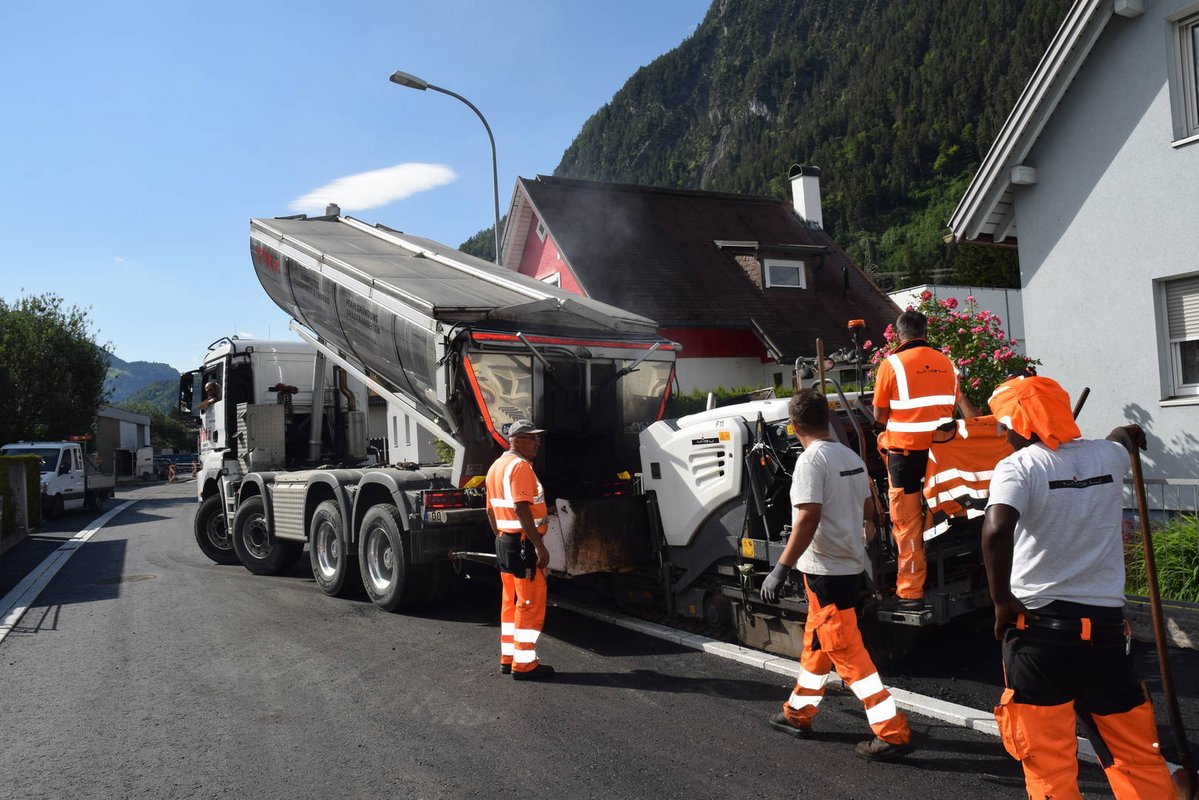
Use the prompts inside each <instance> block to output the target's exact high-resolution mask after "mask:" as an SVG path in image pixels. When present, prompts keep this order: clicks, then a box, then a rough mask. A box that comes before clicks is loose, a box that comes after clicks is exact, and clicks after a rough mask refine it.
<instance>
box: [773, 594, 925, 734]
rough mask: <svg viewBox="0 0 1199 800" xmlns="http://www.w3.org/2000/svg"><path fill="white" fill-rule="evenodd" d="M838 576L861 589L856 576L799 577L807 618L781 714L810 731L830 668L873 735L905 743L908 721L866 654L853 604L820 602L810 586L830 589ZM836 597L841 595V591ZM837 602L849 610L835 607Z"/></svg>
mask: <svg viewBox="0 0 1199 800" xmlns="http://www.w3.org/2000/svg"><path fill="white" fill-rule="evenodd" d="M839 578H843V579H845V580H846V581H853V582H855V585H860V581H861V579H860V577H859V576H841V575H818V576H811V577H809V576H808V575H804V587H805V589H806V590H807V596H808V618H807V623H806V624H805V625H804V643H803V653H802V655H800V658H799V680H798V681H797V683H796V684H795V689H794V690H792V692H791V697H790V698H788V700H787V702H786V703H783V713H784V714H786V716H787V719H788V721H790V722H791V724H792V725H795V726H796V727H799V728H809V727H811V724H812V718H813V717H814V716H816V712H817V711H818V710H819V708H820V701H821V699H822V698H823V697H824V685H825V683H826V682H827V681H828V676H829V672H830V670H832V669H833V668H834V667H835V668H836V670H837V674H838V675H840V676H841V680H843V681H844V682H845V684H846V685H847V686H849V688H850V690H851V691H852V692H853V693H854V695H855V696H856V697H857V698H858V700H860V701H861V703H862V706H863V707H864V708H865V709H866V720H867V721H868V722H869V723H870V727H871V729H872V730H873V731H874V735H875V736H877V737H878V738H880V739H882V740H883V741H884V742H889V743H891V744H907V742H908V740H909V739H910V738H911V731H910V730H909V729H908V721H907V718H906V717H905V716H904V715H903V712H901V711H900V710H899V709H898V708H896V706H895V700H894V699H893V698H892V697H891V693H890V692H888V691H887V689H886V687H885V686H883V682H882V679H881V678H880V677H879V674H878V670H877V669H875V667H874V662H873V661H872V660H871V659H870V654H869V653H867V652H866V646H865V645H864V644H863V643H862V633H861V631H860V630H858V617H857V612H856V611H855V610H854V607H853V604H852V603H851V602H847V601H846V600H842V598H841V597H838V598H837V602H834V601H833V600H832V599H831V598H830V597H828V596H826V597H825V598H824V599H825V601H826V602H825V603H824V604H821V602H820V599H819V598H818V597H817V595H816V592H815V591H813V584H815V585H816V586H817V587H821V586H827V585H829V584H830V583H831V584H834V585H835V584H836V583H837V582H838V581H837V579H839ZM834 591H835V590H834ZM832 593H833V592H830V594H832ZM840 594H841V595H842V597H844V596H845V593H844V592H842V593H840ZM838 603H840V605H842V606H848V607H842V608H838Z"/></svg>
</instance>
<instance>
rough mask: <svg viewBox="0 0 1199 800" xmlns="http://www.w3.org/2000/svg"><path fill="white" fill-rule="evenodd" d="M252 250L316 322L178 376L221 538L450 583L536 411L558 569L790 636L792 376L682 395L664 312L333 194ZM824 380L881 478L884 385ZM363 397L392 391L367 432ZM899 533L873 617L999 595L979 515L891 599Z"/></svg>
mask: <svg viewBox="0 0 1199 800" xmlns="http://www.w3.org/2000/svg"><path fill="white" fill-rule="evenodd" d="M332 211H333V210H332V209H331V212H332ZM250 250H251V263H252V264H253V267H254V272H255V275H256V277H257V279H258V281H259V282H260V283H261V285H262V287H263V289H264V290H265V291H266V292H267V294H268V295H269V296H270V297H271V299H272V300H273V301H274V302H275V303H276V304H277V305H279V306H280V308H282V309H283V310H284V311H286V312H287V313H288V314H290V315H291V316H292V317H293V322H292V325H291V328H292V330H293V331H294V332H295V333H296V334H297V335H298V337H299V341H294V342H277V341H276V342H269V341H259V340H249V339H237V338H235V337H231V338H227V339H221V340H218V341H217V342H214V343H213V345H212V346H211V347H210V350H209V354H208V356H207V357H206V359H205V362H204V364H203V366H202V367H201V368H199V369H197V370H195V371H193V372H191V373H186V374H184V375H183V376H182V378H181V379H180V404H181V408H183V409H185V410H191V411H192V412H193V413H194V414H195V415H196V416H197V419H198V420H200V422H201V425H200V459H201V467H200V470H199V472H198V474H197V481H196V485H197V500H198V508H197V513H196V517H195V536H196V541H197V543H198V545H199V547H200V548H201V550H202V551H203V552H204V553H205V554H206V555H208V556H209V558H211V559H212V560H213V561H216V562H218V563H230V564H231V563H238V562H240V563H242V564H243V565H245V566H246V568H248V569H249V570H250V571H252V572H255V573H259V574H278V573H280V572H284V571H286V570H287V569H289V568H290V567H291V566H292V565H294V564H295V563H296V561H297V560H298V559H299V558H301V557H302V554H303V552H304V549H305V546H307V550H308V553H309V558H310V561H311V566H312V572H313V576H314V578H315V580H316V583H317V585H318V586H319V587H320V588H321V590H322V591H324V592H326V593H327V594H330V595H342V594H345V593H347V592H350V591H356V590H358V589H359V587H362V588H363V589H365V591H366V593H367V595H368V596H369V597H370V599H371V600H372V601H373V602H375V603H376V604H377V605H379V606H380V607H382V608H384V609H386V610H393V611H394V610H402V609H406V608H411V607H413V606H416V605H420V604H427V603H432V602H436V600H437V599H438V597H439V596H440V595H441V594H442V593H444V592H445V590H446V587H447V586H448V585H449V583H450V580H451V578H452V574H451V565H459V566H461V565H462V564H475V563H487V562H488V561H491V563H492V564H493V563H494V561H493V555H492V554H493V552H494V541H493V536H492V533H491V531H490V529H489V526H488V523H487V520H486V510H485V509H486V498H485V495H484V490H483V478H484V476H485V474H486V472H487V469H488V467H489V466H490V464H491V463H492V462H493V461H494V460H495V459H496V458H497V457H498V456H499V455H500V453H501V452H503V451H504V450H505V449H507V446H508V443H507V439H506V435H505V434H506V431H507V428H508V426H509V425H511V424H512V423H513V422H514V421H515V420H517V419H520V418H528V419H532V420H534V421H535V422H536V424H537V425H538V427H540V428H543V429H545V430H546V434H545V436H544V440H545V441H544V446H543V448H542V451H541V455H540V456H539V458H538V464H537V472H538V475H539V476H541V479H542V482H543V484H544V486H545V491H546V496H547V500H548V501H549V504H550V513H549V530H548V533H547V535H546V536H545V542H546V545H547V548H548V549H549V551H550V562H549V571H550V573H551V575H556V576H560V577H567V578H571V579H573V580H575V581H578V582H583V583H591V584H593V585H594V586H595V587H597V588H600V589H602V590H603V591H605V592H607V593H609V594H611V595H614V596H615V597H616V598H617V599H618V600H620V601H622V602H625V603H631V604H637V605H640V606H642V607H646V606H648V607H652V608H655V609H657V610H658V612H665V614H667V615H668V616H670V617H686V618H691V619H693V620H696V621H698V622H699V623H700V624H703V625H705V626H707V627H708V628H710V629H712V630H713V631H714V632H718V631H724V632H727V633H729V634H730V635H735V636H736V637H737V638H739V639H740V640H741V641H743V642H746V643H748V644H751V645H754V646H756V647H761V648H763V649H767V650H771V651H774V652H780V653H788V654H794V653H798V652H799V650H800V648H801V647H802V624H803V615H804V612H805V610H806V604H805V602H804V599H803V597H802V592H795V593H794V594H793V595H792V596H790V597H788V598H786V599H785V600H784V601H783V603H782V605H781V606H766V605H764V604H762V603H761V602H760V600H759V599H758V587H759V586H760V583H761V580H762V577H763V576H764V575H765V574H766V573H768V572H769V570H770V568H771V567H772V565H773V564H774V563H775V561H776V560H777V558H778V555H779V554H780V553H781V551H782V547H783V545H784V544H785V539H784V536H785V532H784V527H785V525H786V524H787V523H789V522H790V521H791V518H790V515H791V509H790V505H789V501H788V497H787V490H788V487H789V481H790V468H791V465H792V464H793V463H794V459H795V457H796V456H797V455H798V453H799V452H800V446H799V444H798V442H797V441H796V440H795V438H794V436H793V431H791V430H790V428H789V423H788V421H787V409H786V404H787V401H786V400H785V399H768V400H760V401H753V402H747V403H741V404H737V405H733V406H727V407H723V408H715V409H710V410H707V411H704V412H702V413H698V414H693V415H690V416H686V417H682V418H680V419H665V418H664V417H665V410H666V403H667V400H668V398H669V396H670V392H671V387H672V385H674V383H675V381H674V369H675V358H676V356H677V354H678V353H679V351H680V347H679V345H677V344H676V343H674V342H672V341H669V340H667V339H664V338H662V337H661V336H659V335H658V333H657V326H656V324H655V323H654V322H653V321H652V320H649V319H646V318H644V317H640V316H638V315H635V314H631V313H629V312H627V311H624V310H622V309H619V308H616V307H613V306H610V305H606V304H603V303H599V302H597V301H594V300H591V299H589V298H585V297H580V296H577V295H574V294H571V293H568V292H566V291H563V290H561V289H559V288H557V287H553V286H549V285H546V284H544V283H542V282H540V281H536V280H533V279H531V278H528V277H526V276H523V275H520V274H517V273H514V272H512V271H510V270H507V269H504V268H502V267H500V266H497V265H496V264H492V263H490V262H487V261H483V260H481V259H478V258H475V257H473V256H470V255H467V254H465V253H462V252H459V251H457V250H454V249H452V248H449V247H446V246H445V245H441V244H438V243H436V242H433V241H431V240H428V239H423V238H419V237H415V236H411V235H407V234H404V233H401V232H399V231H396V230H393V229H390V228H387V227H385V226H381V225H370V224H367V223H365V222H362V221H360V220H357V219H354V218H352V217H349V216H342V215H340V213H329V214H327V215H325V216H319V217H308V216H304V215H299V216H294V217H284V218H277V219H254V220H251V222H250ZM798 366H799V364H798V363H797V368H798ZM799 374H800V372H799V370H798V369H797V376H798V375H799ZM798 380H799V378H798V377H797V381H798ZM833 388H834V389H837V390H838V391H837V392H836V393H835V395H833V399H832V400H831V402H832V404H833V408H834V410H835V411H836V415H835V417H836V424H835V426H834V427H835V429H836V432H837V434H838V436H839V437H840V438H841V439H842V440H843V441H844V442H846V443H847V444H849V445H850V446H852V447H854V448H855V449H856V450H859V451H860V452H861V453H862V454H863V456H864V457H865V458H866V460H867V464H868V466H869V468H870V472H871V477H872V478H873V479H874V480H875V481H876V483H878V484H879V487H880V489H882V490H884V491H881V494H882V496H884V497H885V495H886V492H885V468H884V467H883V465H882V462H881V459H880V458H879V457H878V454H877V452H876V451H875V448H874V441H873V434H872V432H871V421H872V420H871V419H870V418H869V399H870V398H869V395H856V394H855V395H853V396H852V397H847V396H846V395H845V394H844V393H840V392H839V387H836V386H835V383H834V384H833ZM371 396H374V397H377V398H380V399H381V401H382V403H383V405H384V406H385V408H386V413H385V420H384V422H383V427H384V428H385V432H384V436H382V437H374V439H373V440H372V438H371V437H370V436H368V431H367V427H368V425H367V420H366V417H367V406H368V402H369V398H370V397H371ZM380 440H381V441H380ZM372 441H374V444H373V446H372V444H371V442H372ZM886 539H887V537H886V536H885V535H883V536H880V537H879V540H878V543H877V544H876V545H875V546H874V552H873V553H872V564H873V573H874V575H873V578H874V582H875V593H874V605H873V606H871V607H870V608H869V610H868V614H869V615H871V618H872V619H878V620H881V621H883V622H886V623H891V624H896V625H900V626H907V627H909V628H919V627H922V626H928V625H933V624H939V623H942V622H945V621H947V620H949V619H951V618H953V617H955V616H958V615H960V614H962V613H966V612H967V611H969V610H972V609H974V608H978V607H980V606H981V605H984V604H985V603H986V587H985V583H984V582H983V580H982V568H981V558H980V557H979V549H978V541H977V533H976V532H975V533H974V534H966V535H965V536H964V537H962V536H956V535H955V536H948V535H947V536H944V537H943V538H941V539H940V543H934V542H930V547H929V561H930V578H929V585H928V587H927V589H926V596H927V597H929V599H930V601H931V603H930V606H929V608H928V609H925V610H923V611H915V612H906V611H899V610H897V609H893V608H891V607H889V605H888V604H887V602H886V600H887V596H888V586H889V585H890V586H893V584H894V573H895V560H894V554H893V553H889V552H888V546H887V544H886V541H885V540H886Z"/></svg>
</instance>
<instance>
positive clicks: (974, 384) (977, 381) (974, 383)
mask: <svg viewBox="0 0 1199 800" xmlns="http://www.w3.org/2000/svg"><path fill="white" fill-rule="evenodd" d="M982 382H983V379H982V378H971V379H970V388H971V389H977V388H978V387H979V386H982Z"/></svg>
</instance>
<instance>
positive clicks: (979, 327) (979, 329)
mask: <svg viewBox="0 0 1199 800" xmlns="http://www.w3.org/2000/svg"><path fill="white" fill-rule="evenodd" d="M984 330H986V328H984V327H983V326H982V325H975V326H974V327H973V328H971V329H970V332H971V333H982V332H983V331H984Z"/></svg>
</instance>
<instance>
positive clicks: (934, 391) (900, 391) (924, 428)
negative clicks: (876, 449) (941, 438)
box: [874, 346, 958, 450]
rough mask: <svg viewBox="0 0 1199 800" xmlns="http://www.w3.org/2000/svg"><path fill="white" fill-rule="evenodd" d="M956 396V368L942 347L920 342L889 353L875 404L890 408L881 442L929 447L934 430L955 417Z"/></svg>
mask: <svg viewBox="0 0 1199 800" xmlns="http://www.w3.org/2000/svg"><path fill="white" fill-rule="evenodd" d="M884 393H885V394H884ZM957 397H958V375H957V369H956V368H955V367H954V366H953V362H952V361H950V360H949V358H948V357H946V356H945V355H944V354H942V353H941V352H940V351H938V350H934V349H933V348H931V347H927V346H919V347H910V348H908V349H906V350H901V351H899V352H898V353H892V354H891V355H889V356H887V358H886V359H885V360H884V361H883V362H882V363H881V364H879V367H878V379H877V380H876V382H875V403H874V404H875V405H876V406H879V407H880V408H883V407H885V408H889V409H890V414H889V416H888V417H887V430H886V431H884V432H883V434H882V435H881V436H880V437H879V446H880V447H886V448H889V449H893V450H927V449H928V447H929V445H930V444H932V440H933V431H935V430H936V429H937V428H938V427H940V426H941V425H944V424H945V423H947V422H952V421H953V408H954V406H955V405H956V404H957ZM880 399H882V400H884V401H885V402H884V403H879V402H878V401H879V400H880Z"/></svg>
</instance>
